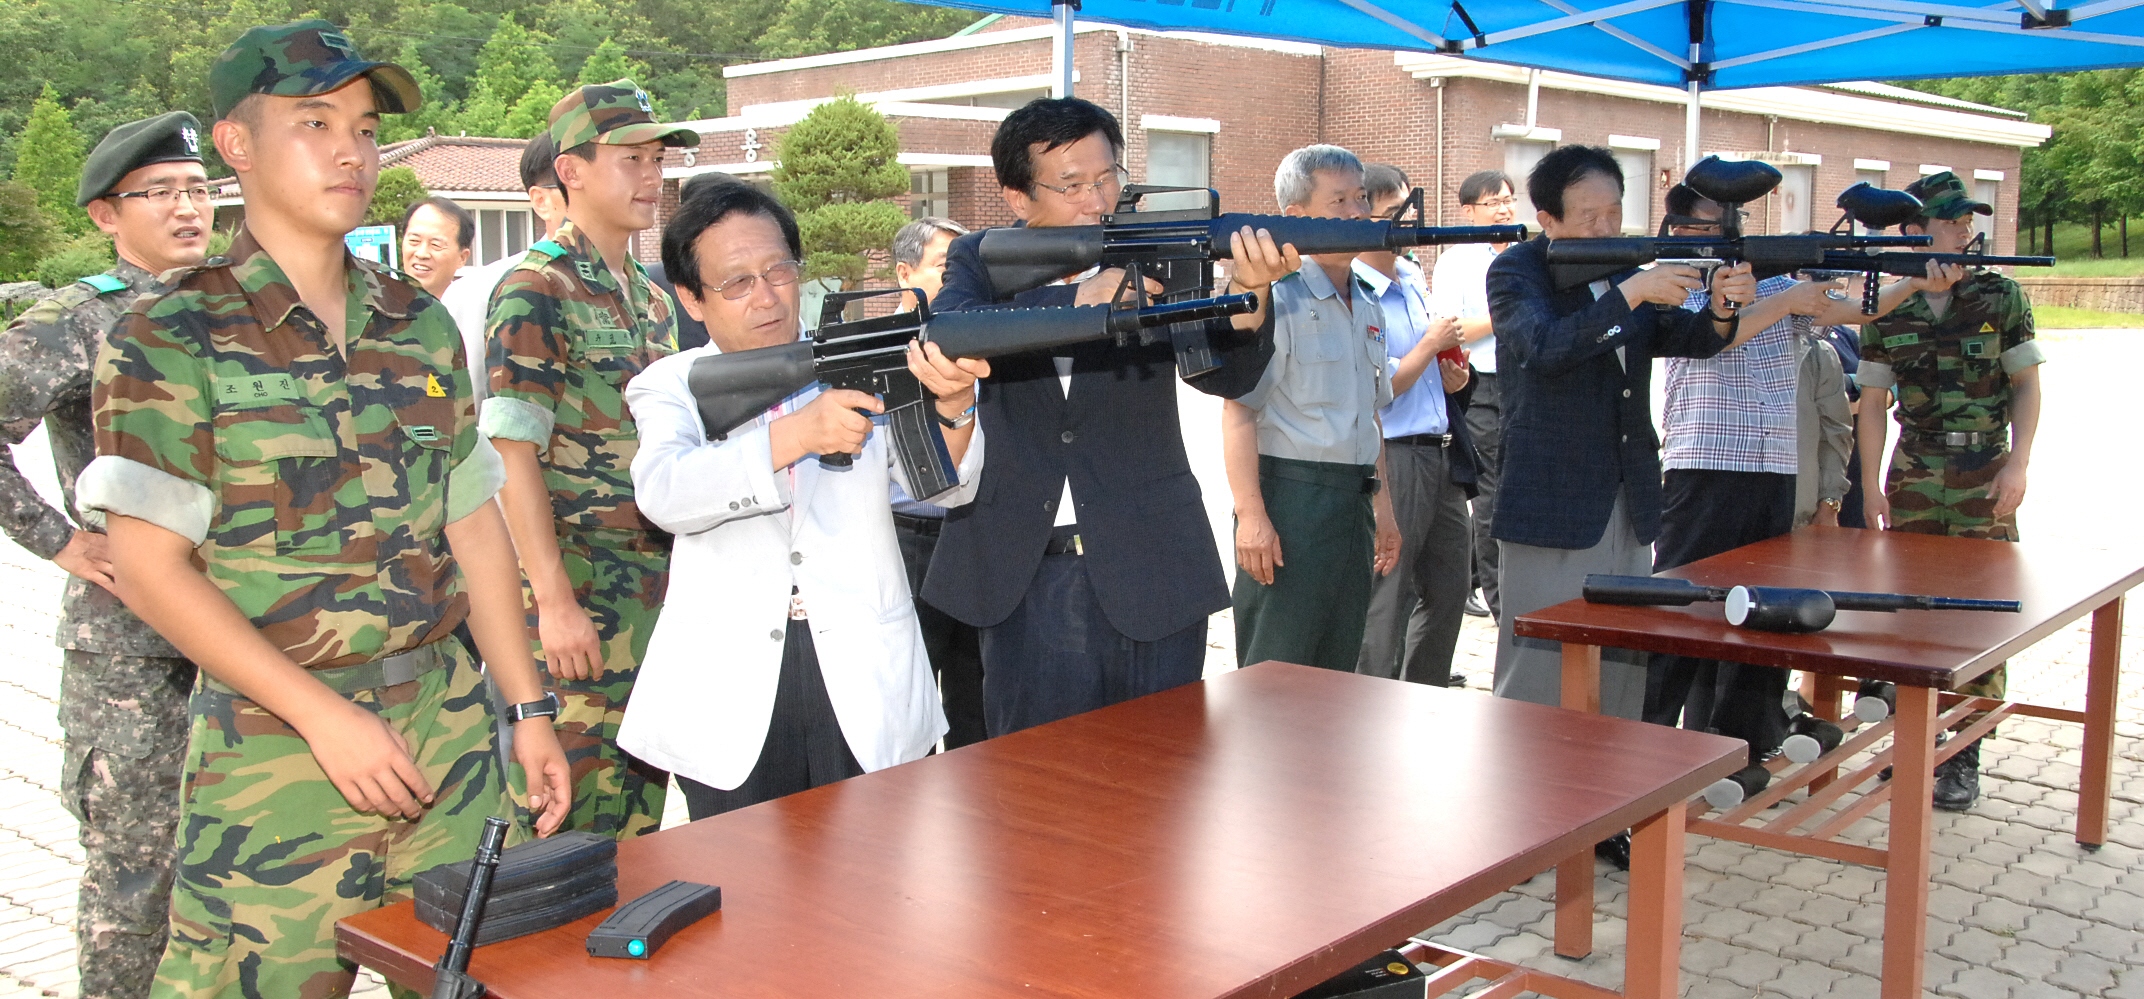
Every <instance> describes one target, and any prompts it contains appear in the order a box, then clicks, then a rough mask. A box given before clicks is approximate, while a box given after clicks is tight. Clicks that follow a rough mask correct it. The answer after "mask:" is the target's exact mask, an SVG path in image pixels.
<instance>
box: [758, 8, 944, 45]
mask: <svg viewBox="0 0 2144 999" xmlns="http://www.w3.org/2000/svg"><path fill="white" fill-rule="evenodd" d="M973 20H975V13H974V12H973V11H967V10H961V9H959V8H956V7H925V6H921V5H918V4H909V3H898V2H895V0H787V2H785V3H784V4H783V5H782V12H781V15H780V16H779V17H777V18H776V19H775V21H774V24H773V25H772V26H771V27H769V28H768V29H767V32H766V34H764V35H761V36H760V38H759V48H760V50H761V51H763V52H765V53H767V54H768V55H770V56H801V55H812V54H816V53H820V52H845V51H848V50H850V49H860V48H867V47H869V46H873V45H892V44H895V43H898V42H914V41H921V40H923V39H926V38H942V37H944V36H946V35H949V34H952V33H953V32H955V31H959V30H960V29H961V28H962V27H963V26H965V25H967V24H968V22H970V21H973Z"/></svg>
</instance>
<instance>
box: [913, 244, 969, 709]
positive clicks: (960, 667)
mask: <svg viewBox="0 0 2144 999" xmlns="http://www.w3.org/2000/svg"><path fill="white" fill-rule="evenodd" d="M967 234H968V227H967V226H964V225H961V224H960V223H958V222H955V221H953V220H952V219H949V218H941V217H939V216H936V215H926V216H924V217H922V218H919V219H917V220H915V221H914V222H910V223H908V224H907V225H904V226H902V227H901V231H899V232H897V233H894V234H893V280H894V282H895V283H896V284H899V285H900V286H901V287H903V288H914V289H917V290H919V291H921V292H923V297H924V298H925V299H930V298H935V297H937V295H938V286H939V285H940V284H941V283H943V282H944V280H945V251H946V248H947V247H950V246H952V245H953V238H954V237H956V236H965V235H967ZM907 305H908V303H903V307H904V308H906V307H907ZM944 526H945V507H942V506H935V505H932V504H930V503H923V502H919V501H917V500H916V499H914V498H913V497H911V496H909V495H908V493H907V492H906V491H904V490H902V489H901V483H900V482H899V481H898V480H896V481H895V482H894V483H893V538H894V540H895V541H897V542H899V543H900V545H901V562H902V563H903V564H905V565H906V566H907V567H908V592H909V593H910V594H912V595H913V596H914V599H915V601H916V621H917V623H918V624H921V625H922V626H923V651H924V652H925V653H926V654H927V655H929V656H930V660H931V672H933V673H935V674H937V675H938V697H939V700H940V701H942V702H943V703H944V704H945V721H946V726H947V727H946V733H945V748H947V749H959V748H960V747H962V746H966V745H969V744H971V743H977V742H981V741H983V738H984V732H983V645H982V632H981V631H979V630H977V629H976V627H975V626H974V625H971V624H968V623H966V622H963V621H961V620H960V619H958V618H956V617H954V616H952V615H951V614H947V613H946V612H944V611H942V610H939V609H938V608H936V607H933V606H931V605H930V604H929V603H927V602H925V601H924V599H923V578H924V577H925V576H927V575H929V574H930V571H931V556H932V555H935V554H937V551H938V532H939V531H940V530H941V529H943V528H944Z"/></svg>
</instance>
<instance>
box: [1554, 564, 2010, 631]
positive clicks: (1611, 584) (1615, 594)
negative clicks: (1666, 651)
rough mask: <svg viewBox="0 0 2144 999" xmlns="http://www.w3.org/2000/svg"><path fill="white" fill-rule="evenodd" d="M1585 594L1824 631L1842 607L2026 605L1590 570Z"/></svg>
mask: <svg viewBox="0 0 2144 999" xmlns="http://www.w3.org/2000/svg"><path fill="white" fill-rule="evenodd" d="M1582 592H1583V593H1584V594H1585V598H1586V600H1587V602H1589V603H1596V604H1626V605H1638V606H1656V607H1682V606H1687V605H1689V604H1694V603H1724V604H1726V605H1727V607H1726V610H1727V623H1729V624H1732V625H1737V626H1740V627H1744V628H1754V629H1757V630H1759V631H1787V632H1805V631H1822V630H1824V629H1825V628H1827V627H1830V626H1831V622H1832V619H1833V617H1834V616H1835V614H1836V612H1838V611H1842V610H1856V611H1885V612H1890V611H1902V610H1969V611H2008V612H2010V613H2013V614H2014V613H2017V612H2018V611H2020V610H2022V609H2023V608H2024V605H2023V604H2022V603H2020V602H2018V601H2016V600H1974V599H1968V598H1965V597H1927V596H1916V595H1913V594H1907V593H1853V592H1846V591H1830V590H1805V589H1799V588H1793V587H1784V586H1735V587H1726V586H1699V585H1697V584H1696V583H1692V582H1690V581H1688V580H1683V579H1668V578H1663V577H1659V576H1611V575H1605V574H1602V573H1591V574H1588V575H1587V576H1586V581H1585V588H1584V590H1583V591H1582Z"/></svg>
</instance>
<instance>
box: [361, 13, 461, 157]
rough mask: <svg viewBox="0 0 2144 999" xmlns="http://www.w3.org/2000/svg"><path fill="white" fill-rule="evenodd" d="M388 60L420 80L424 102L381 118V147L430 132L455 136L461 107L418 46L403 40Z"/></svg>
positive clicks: (419, 87) (418, 84)
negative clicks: (407, 110)
mask: <svg viewBox="0 0 2144 999" xmlns="http://www.w3.org/2000/svg"><path fill="white" fill-rule="evenodd" d="M389 61H391V62H394V63H396V64H397V65H400V66H402V67H403V68H405V69H407V70H409V75H410V76H411V78H413V79H415V80H416V81H417V92H418V93H420V94H423V95H424V103H423V104H421V105H419V106H418V107H417V110H416V111H414V112H411V113H409V114H388V115H381V116H380V144H381V145H383V146H384V145H387V144H389V143H395V142H401V141H403V140H405V139H416V138H421V137H423V135H424V134H425V133H426V132H428V131H434V132H438V133H440V134H442V135H452V134H454V132H455V131H456V129H457V127H458V126H457V124H456V122H457V120H458V118H459V117H460V114H461V105H460V103H459V102H457V101H455V100H454V99H453V98H452V97H450V96H448V92H447V86H446V84H445V83H444V82H443V81H441V80H440V78H439V74H437V73H434V72H432V67H431V66H430V65H429V64H427V63H426V62H425V61H424V59H423V58H422V56H421V54H420V52H419V47H418V46H417V45H416V44H415V43H413V42H410V41H409V40H407V39H404V44H403V45H402V46H401V47H400V49H399V51H397V52H396V53H395V55H394V57H393V58H391V59H390V60H389Z"/></svg>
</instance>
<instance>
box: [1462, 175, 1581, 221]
mask: <svg viewBox="0 0 2144 999" xmlns="http://www.w3.org/2000/svg"><path fill="white" fill-rule="evenodd" d="M1510 186H1512V185H1511V175H1509V174H1507V173H1505V172H1504V171H1502V170H1476V171H1474V172H1473V173H1470V174H1467V179H1465V180H1462V181H1460V182H1459V203H1460V204H1462V205H1478V204H1481V199H1483V198H1486V197H1488V196H1489V195H1492V194H1495V193H1496V192H1498V191H1501V190H1503V189H1504V188H1507V187H1510ZM1557 217H1558V218H1562V216H1560V215H1559V216H1557Z"/></svg>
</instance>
